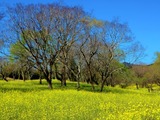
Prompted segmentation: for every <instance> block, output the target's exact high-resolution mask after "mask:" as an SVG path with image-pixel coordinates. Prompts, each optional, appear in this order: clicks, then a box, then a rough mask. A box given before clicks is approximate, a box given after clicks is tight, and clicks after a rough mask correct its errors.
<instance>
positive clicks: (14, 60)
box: [0, 3, 143, 91]
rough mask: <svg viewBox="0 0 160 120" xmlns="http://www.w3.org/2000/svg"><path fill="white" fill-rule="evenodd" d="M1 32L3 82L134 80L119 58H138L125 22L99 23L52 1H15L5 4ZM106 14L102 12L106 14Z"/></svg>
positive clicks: (139, 50)
mask: <svg viewBox="0 0 160 120" xmlns="http://www.w3.org/2000/svg"><path fill="white" fill-rule="evenodd" d="M5 14H6V16H7V19H8V21H9V22H8V21H7V23H6V26H7V30H6V31H3V32H2V34H1V41H2V42H1V46H2V47H1V50H2V51H3V52H4V51H5V52H6V51H7V53H9V54H8V56H7V58H6V59H4V56H3V57H1V68H0V73H1V76H2V78H3V79H4V80H6V81H7V79H6V78H7V77H12V78H15V79H23V80H26V79H34V78H36V79H37V78H40V79H42V78H44V79H46V81H47V83H48V85H49V88H50V89H52V79H54V78H56V79H58V80H60V81H61V85H62V86H66V84H67V83H66V80H67V79H69V80H71V81H76V82H77V88H79V87H80V82H81V81H83V82H87V83H89V84H91V86H92V89H93V90H94V86H95V84H97V85H100V86H101V91H103V88H104V86H105V85H107V86H108V85H111V86H113V87H114V86H115V85H117V84H120V85H121V86H122V87H125V86H127V85H129V84H131V83H136V84H137V85H138V84H139V82H135V79H136V78H138V77H137V76H138V75H136V74H135V73H136V72H137V70H136V72H135V71H133V69H132V67H130V66H127V65H126V64H124V62H125V60H132V62H133V61H135V60H137V59H138V58H140V57H142V54H143V49H142V47H141V45H140V44H138V43H137V42H135V41H134V39H133V38H134V37H133V34H132V32H131V30H130V29H129V27H128V25H127V24H125V23H121V22H120V21H118V20H117V19H115V20H113V21H107V20H106V21H102V20H97V19H96V18H94V17H92V16H91V15H90V14H89V13H87V12H85V11H84V10H83V9H82V8H81V7H78V6H74V7H70V6H65V5H61V4H57V3H53V4H30V5H23V4H17V5H15V6H12V7H7V13H5ZM106 16H107V15H106Z"/></svg>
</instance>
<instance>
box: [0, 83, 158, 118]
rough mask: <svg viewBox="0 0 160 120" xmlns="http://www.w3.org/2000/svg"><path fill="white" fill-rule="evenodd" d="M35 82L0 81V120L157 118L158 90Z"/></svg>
mask: <svg viewBox="0 0 160 120" xmlns="http://www.w3.org/2000/svg"><path fill="white" fill-rule="evenodd" d="M35 83H36V82H35V81H27V82H23V81H10V82H8V83H7V82H4V81H0V108H1V109H0V120H160V94H159V92H153V93H148V92H147V90H144V89H142V90H136V89H123V90H121V88H109V89H110V91H109V92H104V93H98V92H90V91H86V90H80V91H77V90H72V89H60V88H59V89H53V90H48V89H45V88H44V87H46V86H45V85H42V86H40V85H38V84H35ZM53 85H54V84H53ZM118 90H119V91H126V92H116V91H118Z"/></svg>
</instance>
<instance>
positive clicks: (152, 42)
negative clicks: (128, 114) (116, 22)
mask: <svg viewBox="0 0 160 120" xmlns="http://www.w3.org/2000/svg"><path fill="white" fill-rule="evenodd" d="M37 1H38V2H37ZM54 1H56V0H1V1H0V4H5V3H6V4H8V3H9V4H15V3H25V4H29V3H52V2H54ZM62 2H63V3H64V4H67V5H71V6H74V5H80V6H82V7H83V8H84V10H85V11H87V12H91V13H92V15H93V16H95V17H96V18H97V19H102V20H112V19H113V18H115V17H119V19H120V21H121V22H127V23H128V25H129V27H130V29H131V30H132V32H133V34H134V35H135V40H136V41H139V42H140V43H141V44H142V45H143V46H144V48H145V49H146V51H145V53H146V54H147V56H146V57H145V58H143V59H142V60H141V61H142V62H143V63H147V64H150V63H152V62H153V61H154V58H155V56H154V53H155V52H158V51H159V52H160V14H159V12H160V0H63V1H62Z"/></svg>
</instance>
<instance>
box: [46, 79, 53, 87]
mask: <svg viewBox="0 0 160 120" xmlns="http://www.w3.org/2000/svg"><path fill="white" fill-rule="evenodd" d="M47 83H48V88H49V89H52V88H53V87H52V80H49V79H48V80H47Z"/></svg>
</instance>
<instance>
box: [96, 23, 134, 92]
mask: <svg viewBox="0 0 160 120" xmlns="http://www.w3.org/2000/svg"><path fill="white" fill-rule="evenodd" d="M131 35H132V34H131V31H130V30H129V28H128V26H127V25H126V24H121V23H119V22H118V21H117V20H115V21H112V22H108V21H107V22H105V24H104V26H103V32H102V40H101V44H102V45H101V48H100V50H99V53H98V63H99V66H100V69H99V71H100V73H101V79H102V83H101V91H103V88H104V85H105V84H106V82H107V80H108V78H109V77H110V76H111V75H112V74H113V73H114V72H116V71H119V70H121V69H122V68H123V65H120V63H119V62H120V61H121V60H122V59H123V58H124V57H125V56H126V53H127V51H126V50H127V49H126V48H127V47H126V46H128V45H129V44H130V42H132V36H131Z"/></svg>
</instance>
